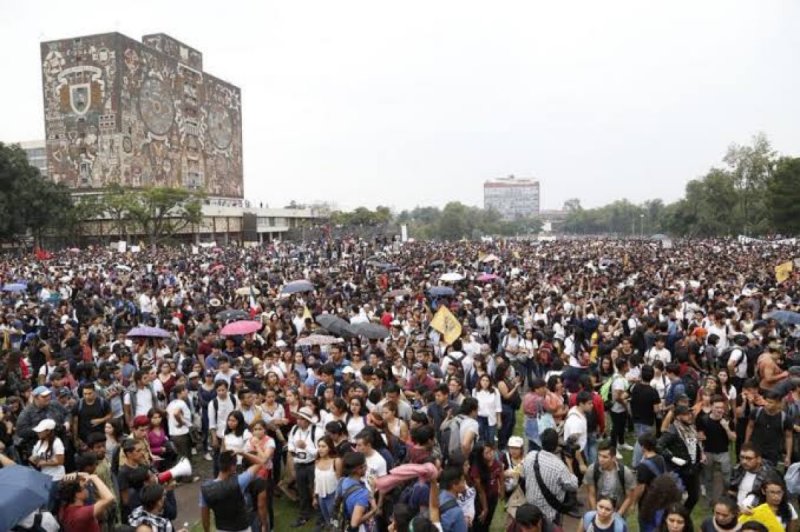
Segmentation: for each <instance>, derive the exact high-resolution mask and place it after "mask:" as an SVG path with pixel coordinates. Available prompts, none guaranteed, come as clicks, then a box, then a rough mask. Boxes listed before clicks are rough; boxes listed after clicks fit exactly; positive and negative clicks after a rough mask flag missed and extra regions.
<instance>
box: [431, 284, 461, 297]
mask: <svg viewBox="0 0 800 532" xmlns="http://www.w3.org/2000/svg"><path fill="white" fill-rule="evenodd" d="M428 293H429V294H430V295H432V296H433V297H443V296H454V295H456V291H455V290H453V289H452V288H450V287H449V286H434V287H433V288H431V289H430V290H428Z"/></svg>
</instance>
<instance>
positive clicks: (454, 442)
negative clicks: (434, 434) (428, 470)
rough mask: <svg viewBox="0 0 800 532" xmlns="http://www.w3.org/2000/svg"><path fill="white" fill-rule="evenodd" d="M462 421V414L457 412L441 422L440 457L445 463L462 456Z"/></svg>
mask: <svg viewBox="0 0 800 532" xmlns="http://www.w3.org/2000/svg"><path fill="white" fill-rule="evenodd" d="M462 421H464V416H463V414H459V415H457V416H455V417H452V418H450V419H448V420H447V421H445V422H444V423H442V430H441V432H440V436H439V439H440V442H441V443H440V446H441V448H442V459H443V461H444V463H446V464H449V463H451V462H453V461H455V460H457V459H459V458H463V456H462V455H463V452H462V451H461V422H462Z"/></svg>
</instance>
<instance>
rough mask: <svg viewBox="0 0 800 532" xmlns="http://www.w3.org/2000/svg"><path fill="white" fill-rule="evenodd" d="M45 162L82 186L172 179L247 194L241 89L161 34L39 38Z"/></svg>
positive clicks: (54, 175)
mask: <svg viewBox="0 0 800 532" xmlns="http://www.w3.org/2000/svg"><path fill="white" fill-rule="evenodd" d="M41 53H42V80H43V94H44V109H45V134H46V143H47V167H48V174H49V176H50V177H51V179H53V180H55V181H57V182H62V183H65V184H66V185H68V186H69V187H71V188H73V189H76V190H78V191H83V190H87V191H88V190H92V189H102V188H104V187H106V186H108V185H110V184H112V183H119V184H121V185H123V186H125V187H135V188H140V187H149V186H170V187H182V188H188V189H192V190H202V191H204V192H205V193H206V194H208V195H209V196H212V197H223V198H241V197H243V170H242V98H241V91H240V90H239V88H238V87H235V86H233V85H231V84H230V83H227V82H225V81H222V80H220V79H218V78H216V77H214V76H212V75H210V74H208V73H206V72H204V71H203V56H202V54H201V53H200V52H199V51H197V50H195V49H193V48H191V47H189V46H186V45H185V44H183V43H181V42H179V41H177V40H175V39H173V38H171V37H169V36H167V35H164V34H155V35H147V36H145V37H143V38H142V42H138V41H135V40H133V39H130V38H128V37H126V36H124V35H121V34H119V33H107V34H101V35H92V36H86V37H79V38H74V39H62V40H58V41H50V42H44V43H42V44H41Z"/></svg>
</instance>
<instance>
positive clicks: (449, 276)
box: [440, 272, 464, 283]
mask: <svg viewBox="0 0 800 532" xmlns="http://www.w3.org/2000/svg"><path fill="white" fill-rule="evenodd" d="M440 279H441V280H442V281H445V282H448V283H455V282H457V281H461V280H462V279H464V276H463V275H461V274H460V273H457V272H447V273H445V274H442V276H441V277H440Z"/></svg>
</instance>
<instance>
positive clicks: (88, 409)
mask: <svg viewBox="0 0 800 532" xmlns="http://www.w3.org/2000/svg"><path fill="white" fill-rule="evenodd" d="M109 412H111V405H110V404H109V403H108V401H106V400H104V399H102V398H100V397H96V398H95V400H94V403H92V404H89V403H87V402H86V400H84V399H81V400H80V401H78V402H77V403H75V407H74V408H73V409H72V415H73V416H78V436H79V437H80V439H81V440H83V441H86V437H87V436H88V435H89V434H90V433H92V432H99V433H101V434H102V433H103V430H104V429H105V423H100V424H99V425H94V426H92V420H93V419H98V418H101V417H105V416H106V415H107V414H108V413H109Z"/></svg>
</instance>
